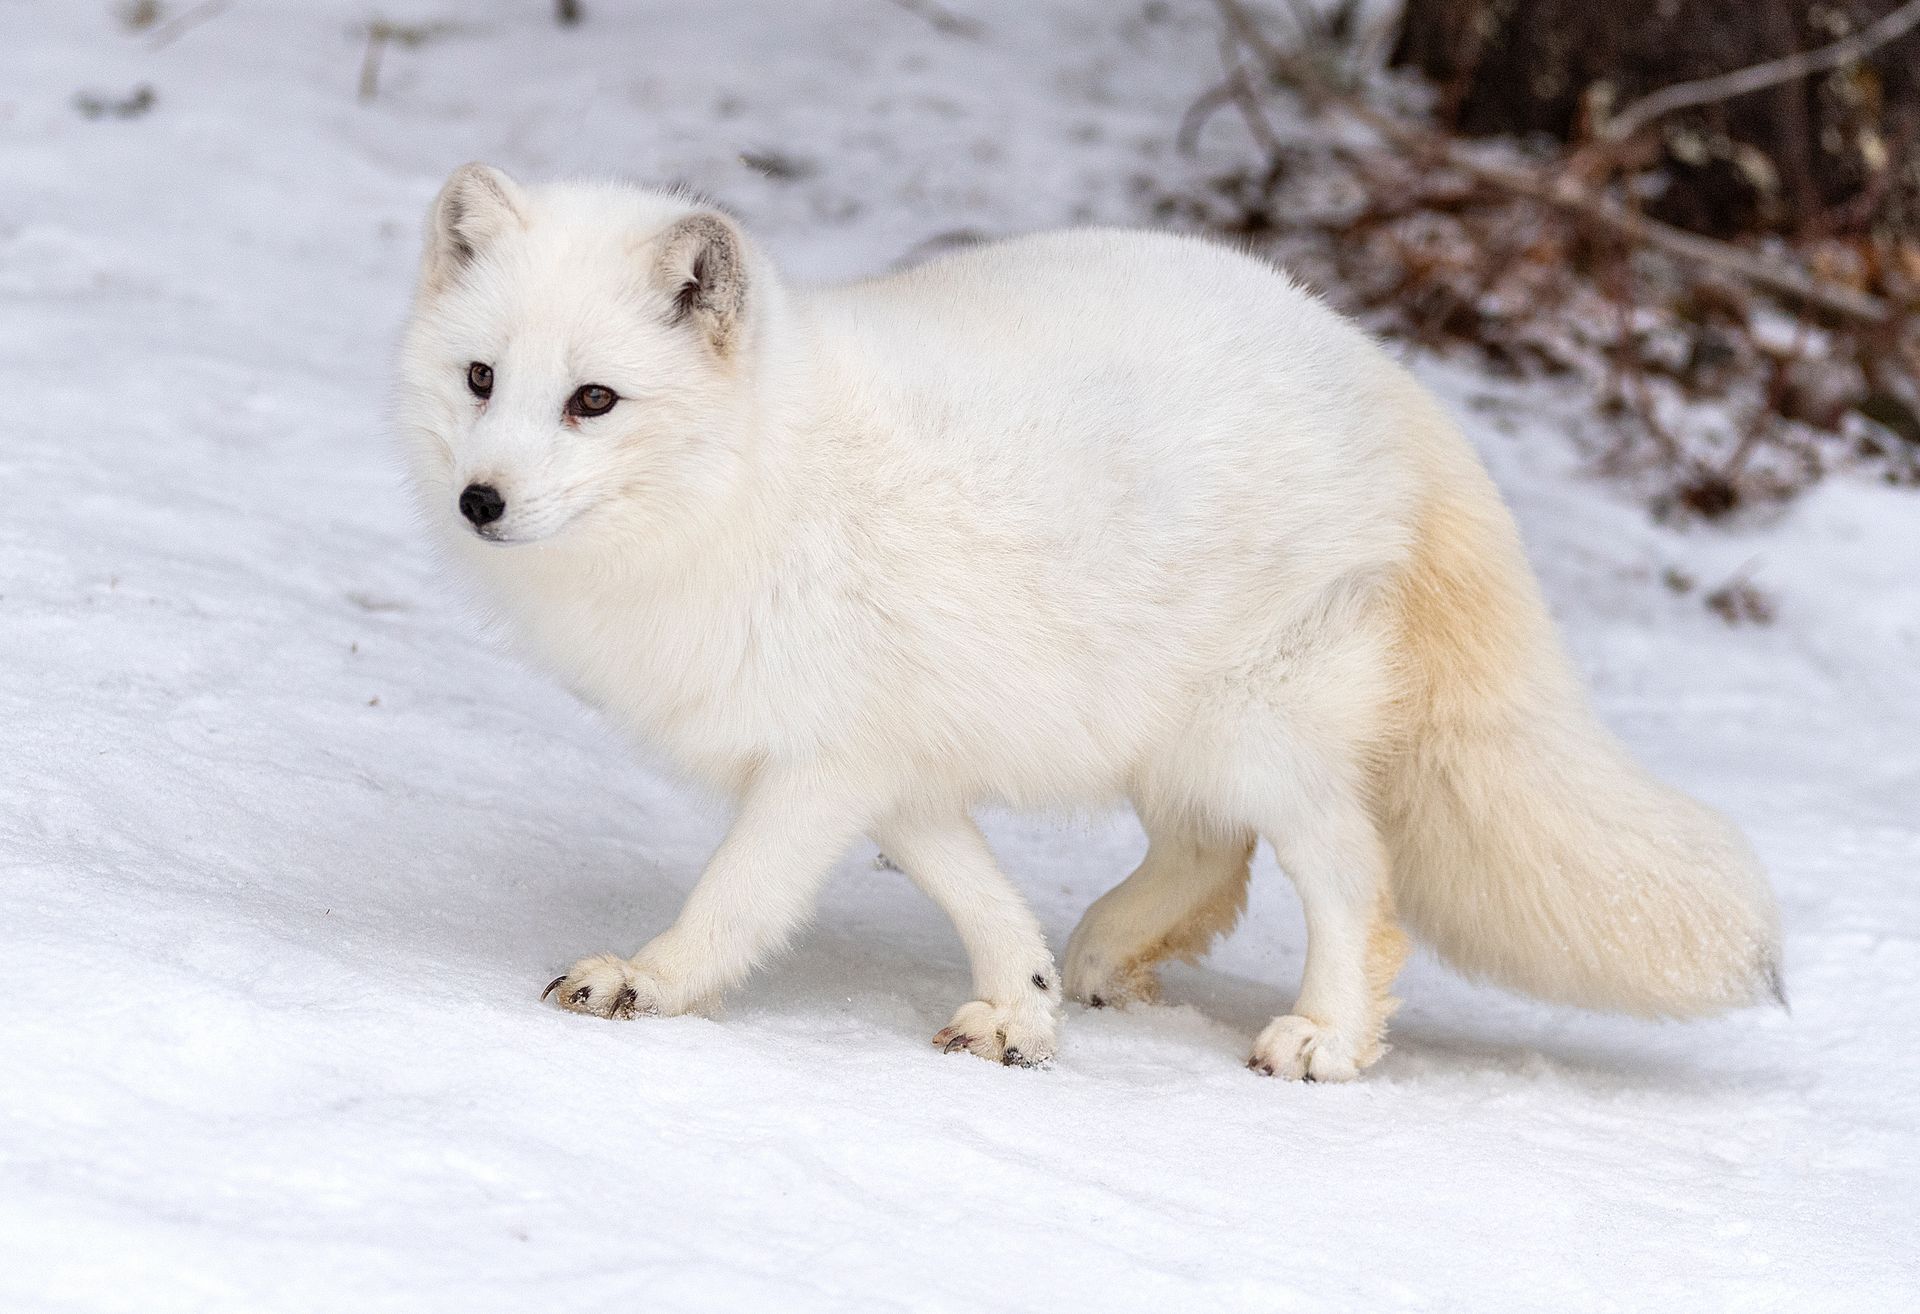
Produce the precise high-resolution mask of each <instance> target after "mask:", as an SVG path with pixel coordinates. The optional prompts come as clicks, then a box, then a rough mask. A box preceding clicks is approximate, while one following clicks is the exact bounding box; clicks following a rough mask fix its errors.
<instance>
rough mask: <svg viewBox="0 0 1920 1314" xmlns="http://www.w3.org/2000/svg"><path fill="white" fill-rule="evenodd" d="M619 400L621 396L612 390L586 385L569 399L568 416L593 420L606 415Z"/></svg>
mask: <svg viewBox="0 0 1920 1314" xmlns="http://www.w3.org/2000/svg"><path fill="white" fill-rule="evenodd" d="M619 400H620V394H619V393H617V392H615V391H614V390H613V389H612V388H606V387H602V386H601V385H600V384H598V383H589V384H585V385H583V386H582V387H581V388H580V389H579V390H578V391H576V392H575V393H574V394H573V396H571V397H569V398H567V414H568V415H577V416H580V417H582V418H586V419H591V418H592V417H593V416H596V415H605V414H606V413H607V412H608V411H610V410H612V409H613V404H614V403H615V402H617V401H619Z"/></svg>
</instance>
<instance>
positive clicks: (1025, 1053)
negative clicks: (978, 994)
mask: <svg viewBox="0 0 1920 1314" xmlns="http://www.w3.org/2000/svg"><path fill="white" fill-rule="evenodd" d="M1056 1026H1057V1023H1056V1022H1055V1020H1054V1016H1053V1012H1052V1010H1051V1009H1048V1008H1045V1007H1041V1006H1039V1005H1036V1004H1034V1003H1031V1002H1028V1003H1021V1004H989V1003H987V1002H986V1001H984V1000H980V999H976V1000H974V1001H973V1002H972V1003H970V1004H962V1005H960V1011H959V1012H957V1013H955V1014H954V1015H953V1021H951V1022H949V1023H947V1025H946V1026H945V1027H943V1028H942V1029H941V1030H940V1032H939V1033H938V1034H937V1035H935V1036H934V1038H933V1043H934V1044H936V1045H938V1046H939V1047H940V1048H941V1049H943V1050H945V1051H946V1052H947V1053H949V1054H954V1053H958V1052H959V1051H960V1050H965V1051H966V1052H967V1053H969V1054H978V1055H979V1056H980V1057H981V1058H983V1059H992V1060H993V1061H994V1062H995V1063H1005V1064H1007V1065H1008V1066H1009V1067H1016V1068H1037V1067H1039V1066H1041V1065H1042V1064H1044V1063H1046V1062H1047V1061H1048V1060H1049V1059H1051V1058H1052V1057H1053V1043H1054V1042H1053V1036H1054V1030H1055V1028H1056Z"/></svg>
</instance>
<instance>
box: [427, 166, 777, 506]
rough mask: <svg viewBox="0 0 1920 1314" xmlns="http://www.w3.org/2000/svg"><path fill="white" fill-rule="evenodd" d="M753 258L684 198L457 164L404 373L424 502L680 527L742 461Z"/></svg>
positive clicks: (748, 406) (432, 241) (755, 291)
mask: <svg viewBox="0 0 1920 1314" xmlns="http://www.w3.org/2000/svg"><path fill="white" fill-rule="evenodd" d="M761 271H762V266H761V264H760V263H759V261H758V260H757V258H756V257H755V256H754V255H753V253H752V252H751V251H750V250H749V249H748V246H747V243H746V240H745V238H744V237H743V236H742V235H741V233H740V230H739V228H738V227H736V226H735V224H734V223H733V221H732V220H731V219H728V218H727V217H725V216H724V215H721V214H718V213H716V212H714V211H712V210H710V209H702V208H699V207H697V206H695V205H694V204H693V203H692V202H690V201H688V200H687V199H685V198H684V197H680V196H673V195H667V194H662V193H650V192H643V191H637V190H633V189H628V188H619V187H612V186H564V187H543V188H523V187H521V186H519V185H518V184H516V183H515V182H514V181H513V180H512V179H510V178H508V177H507V176H506V175H505V174H503V173H501V172H500V171H499V170H497V169H492V168H488V167H487V166H485V165H480V164H469V165H466V166H464V167H462V168H460V169H459V170H457V171H455V173H454V174H453V176H452V177H451V178H449V179H448V180H447V184H446V186H445V187H443V188H442V189H441V191H440V194H439V196H438V197H436V198H435V200H434V202H433V206H432V208H431V209H430V210H429V212H428V217H427V241H426V252H425V256H424V258H423V260H422V262H421V270H420V284H419V290H418V293H417V295H416V298H415V303H414V312H413V318H412V321H411V323H410V325H409V327H408V331H407V337H406V346H405V351H404V357H403V364H402V370H401V383H400V387H401V396H400V413H401V414H400V418H401V426H402V429H403V432H404V436H405V440H406V443H407V447H408V459H409V463H410V465H411V473H412V475H413V477H414V479H415V481H416V483H417V485H418V488H419V491H420V493H421V495H422V499H423V504H424V507H425V510H426V514H427V515H428V516H429V517H430V518H431V519H433V520H435V521H436V522H437V523H438V524H439V525H440V526H441V527H443V528H448V529H451V530H453V531H454V532H456V533H458V534H461V535H465V536H472V537H473V538H478V539H483V540H486V541H488V542H491V543H497V544H525V543H535V542H539V541H541V540H547V539H552V538H554V537H555V536H556V535H563V534H565V535H569V536H572V535H585V534H589V533H591V532H593V531H594V529H595V528H596V527H597V528H598V529H599V530H600V531H602V532H614V533H632V532H634V531H635V530H636V529H637V530H639V531H641V532H649V531H666V532H671V531H673V530H675V529H676V528H678V529H685V528H686V527H688V526H689V525H690V524H692V523H693V522H694V520H695V518H697V517H698V516H699V515H700V514H701V512H702V510H703V509H706V508H711V507H712V506H713V505H714V504H715V503H716V502H717V501H719V500H724V499H725V498H726V497H727V496H728V495H729V492H730V490H731V489H732V488H733V487H734V486H735V485H736V484H737V482H738V480H739V477H740V470H741V467H742V463H743V462H744V461H746V460H747V459H749V453H748V451H747V450H746V446H747V440H746V427H747V422H748V417H749V416H750V415H751V411H752V395H753V387H752V378H753V374H754V357H755V354H756V347H757V341H756V339H757V337H758V336H759V334H758V333H757V329H758V328H759V326H760V325H761V323H762V322H763V321H764V318H765V315H766V313H767V308H766V304H765V303H767V302H768V301H769V300H770V299H771V297H772V296H773V295H774V288H773V280H772V278H771V277H770V276H768V275H763V274H762V272H761ZM616 513H617V514H616Z"/></svg>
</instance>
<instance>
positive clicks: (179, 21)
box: [147, 0, 230, 50]
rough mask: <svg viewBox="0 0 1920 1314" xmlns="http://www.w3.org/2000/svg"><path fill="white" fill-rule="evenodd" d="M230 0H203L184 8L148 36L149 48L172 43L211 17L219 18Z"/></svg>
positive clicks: (154, 48) (152, 48)
mask: <svg viewBox="0 0 1920 1314" xmlns="http://www.w3.org/2000/svg"><path fill="white" fill-rule="evenodd" d="M229 3H230V0H201V2H200V3H199V4H197V5H195V6H193V8H191V9H188V10H184V11H183V12H182V13H181V14H180V16H179V17H177V18H172V19H169V20H167V21H166V22H164V23H162V24H161V25H160V26H159V27H157V28H155V29H154V30H153V35H152V36H150V37H148V38H147V49H148V50H159V49H161V48H163V47H165V46H170V45H172V44H173V43H174V42H175V41H177V40H179V39H180V38H181V37H183V36H185V35H186V34H187V33H188V32H190V31H192V30H193V29H194V28H196V27H198V26H200V24H202V23H204V22H206V21H207V20H208V19H210V18H218V17H219V16H220V15H221V13H222V12H224V11H225V9H226V7H227V5H228V4H229Z"/></svg>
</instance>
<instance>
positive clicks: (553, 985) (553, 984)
mask: <svg viewBox="0 0 1920 1314" xmlns="http://www.w3.org/2000/svg"><path fill="white" fill-rule="evenodd" d="M566 979H567V978H566V976H565V975H564V974H562V975H560V976H556V977H554V978H553V980H551V981H549V982H547V988H546V989H545V990H542V991H541V992H540V998H542V999H545V998H546V997H547V996H548V995H550V994H552V993H553V992H554V991H556V990H558V989H559V988H560V983H561V982H562V981H564V980H566Z"/></svg>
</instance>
